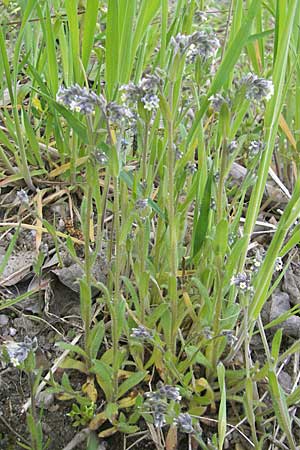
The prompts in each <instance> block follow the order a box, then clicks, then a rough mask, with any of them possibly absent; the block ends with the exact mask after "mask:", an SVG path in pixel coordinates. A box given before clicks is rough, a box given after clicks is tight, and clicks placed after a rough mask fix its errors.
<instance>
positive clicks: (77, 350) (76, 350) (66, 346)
mask: <svg viewBox="0 0 300 450" xmlns="http://www.w3.org/2000/svg"><path fill="white" fill-rule="evenodd" d="M56 345H57V347H59V348H61V349H63V350H70V351H71V352H74V353H77V354H78V355H81V356H83V357H84V358H87V354H86V352H85V351H84V350H83V349H82V348H81V347H80V346H79V345H74V344H69V342H57V344H56Z"/></svg>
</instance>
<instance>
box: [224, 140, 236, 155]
mask: <svg viewBox="0 0 300 450" xmlns="http://www.w3.org/2000/svg"><path fill="white" fill-rule="evenodd" d="M237 147H238V144H237V142H236V141H231V142H229V144H228V145H227V150H228V153H229V154H232V153H234V152H235V150H236V149H237Z"/></svg>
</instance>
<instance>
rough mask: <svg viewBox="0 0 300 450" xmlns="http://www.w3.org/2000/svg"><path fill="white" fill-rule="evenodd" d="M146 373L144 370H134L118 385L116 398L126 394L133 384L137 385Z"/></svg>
mask: <svg viewBox="0 0 300 450" xmlns="http://www.w3.org/2000/svg"><path fill="white" fill-rule="evenodd" d="M146 375H147V372H146V371H141V372H136V373H134V374H133V375H130V377H129V378H127V380H126V381H124V383H122V384H121V386H119V389H118V398H121V397H123V395H124V394H126V392H128V391H129V390H130V389H132V388H133V387H134V386H137V385H138V384H139V383H140V382H141V381H143V379H144V378H145V376H146Z"/></svg>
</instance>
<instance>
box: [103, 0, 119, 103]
mask: <svg viewBox="0 0 300 450" xmlns="http://www.w3.org/2000/svg"><path fill="white" fill-rule="evenodd" d="M105 52H106V54H105V63H106V65H105V81H106V90H107V97H108V100H112V99H113V93H114V90H115V88H116V85H117V80H118V75H119V8H118V0H108V8H107V23H106V43H105Z"/></svg>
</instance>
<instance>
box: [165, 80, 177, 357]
mask: <svg viewBox="0 0 300 450" xmlns="http://www.w3.org/2000/svg"><path fill="white" fill-rule="evenodd" d="M173 93H174V82H173V81H171V83H170V87H169V108H170V116H169V119H168V155H167V156H168V158H167V166H168V188H169V195H168V225H169V239H170V259H169V262H170V268H169V269H170V274H169V283H168V289H169V298H170V301H171V316H172V320H171V336H170V338H171V342H170V348H171V351H172V352H173V353H174V354H175V352H176V335H177V325H178V324H177V315H178V314H177V280H176V272H177V245H176V224H175V209H174V201H175V199H174V166H175V152H174V145H173V133H174V119H173Z"/></svg>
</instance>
